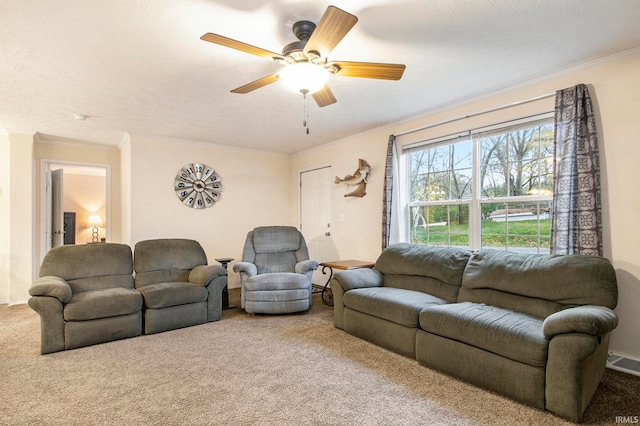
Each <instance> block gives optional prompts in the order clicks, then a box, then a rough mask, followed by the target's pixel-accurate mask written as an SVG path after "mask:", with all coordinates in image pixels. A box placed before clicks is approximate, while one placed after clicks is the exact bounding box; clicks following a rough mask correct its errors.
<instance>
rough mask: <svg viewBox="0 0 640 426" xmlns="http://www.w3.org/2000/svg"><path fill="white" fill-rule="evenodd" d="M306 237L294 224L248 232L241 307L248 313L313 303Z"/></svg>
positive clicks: (287, 310) (242, 265) (313, 264)
mask: <svg viewBox="0 0 640 426" xmlns="http://www.w3.org/2000/svg"><path fill="white" fill-rule="evenodd" d="M317 268H318V262H316V261H315V260H309V252H308V250H307V244H306V242H305V240H304V237H303V236H302V234H301V233H300V231H298V229H297V228H295V227H293V226H263V227H258V228H255V229H254V230H253V231H250V232H249V233H248V234H247V238H246V240H245V244H244V250H243V252H242V262H238V263H236V264H235V265H234V266H233V270H234V271H235V272H238V273H240V282H241V284H242V289H241V307H242V308H244V310H245V311H246V312H248V313H254V314H256V313H262V314H284V313H292V312H302V311H307V310H308V309H309V307H310V306H311V293H312V292H311V275H312V274H313V270H314V269H317Z"/></svg>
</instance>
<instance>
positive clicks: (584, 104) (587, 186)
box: [551, 84, 602, 256]
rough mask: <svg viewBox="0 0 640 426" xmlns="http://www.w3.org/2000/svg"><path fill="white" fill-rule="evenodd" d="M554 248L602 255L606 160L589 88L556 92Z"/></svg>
mask: <svg viewBox="0 0 640 426" xmlns="http://www.w3.org/2000/svg"><path fill="white" fill-rule="evenodd" d="M554 154H555V155H554V172H555V176H554V182H553V191H554V196H553V215H552V218H553V219H552V231H551V251H552V253H555V254H582V255H589V256H602V213H601V210H602V204H601V199H600V161H599V155H598V140H597V137H596V125H595V118H594V116H593V107H592V105H591V98H590V97H589V92H588V90H587V86H586V85H584V84H579V85H577V86H575V87H571V88H568V89H564V90H559V91H558V92H556V108H555V151H554Z"/></svg>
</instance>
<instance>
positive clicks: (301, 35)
mask: <svg viewBox="0 0 640 426" xmlns="http://www.w3.org/2000/svg"><path fill="white" fill-rule="evenodd" d="M315 29H316V24H314V23H313V22H311V21H298V22H296V23H295V24H293V29H292V30H293V35H295V36H296V38H297V39H298V41H294V42H292V43H289V44H287V45H286V46H285V47H283V48H282V56H284V57H291V58H292V59H293V60H294V61H295V62H299V61H307V60H309V58H308V57H307V55H305V53H304V47H305V46H306V45H307V41H309V38H310V37H311V34H313V31H314V30H315Z"/></svg>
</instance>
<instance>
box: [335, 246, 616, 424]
mask: <svg viewBox="0 0 640 426" xmlns="http://www.w3.org/2000/svg"><path fill="white" fill-rule="evenodd" d="M331 289H332V291H333V297H334V324H335V326H336V327H337V328H340V329H343V330H345V331H346V332H348V333H350V334H352V335H355V336H357V337H360V338H363V339H366V340H368V341H371V342H373V343H375V344H377V345H379V346H382V347H385V348H388V349H391V350H393V351H395V352H398V353H401V354H403V355H406V356H409V357H414V358H416V359H417V360H418V361H419V362H420V363H421V364H423V365H425V366H427V367H430V368H434V369H436V370H439V371H442V372H444V373H446V374H449V375H452V376H455V377H458V378H460V379H462V380H465V381H467V382H470V383H473V384H475V385H477V386H480V387H483V388H486V389H489V390H491V391H494V392H496V393H499V394H502V395H505V396H507V397H510V398H512V399H514V400H517V401H520V402H522V403H525V404H528V405H531V406H533V407H537V408H540V409H544V410H548V411H550V412H552V413H554V414H556V415H559V416H561V417H564V418H566V419H568V420H571V421H573V422H580V421H581V419H582V414H583V412H584V410H585V408H586V407H587V405H588V403H589V401H590V400H591V397H592V396H593V394H594V393H595V391H596V389H597V387H598V384H599V382H600V379H601V378H602V375H603V373H604V369H605V365H606V358H607V349H608V344H609V334H610V332H611V331H612V330H613V329H615V327H616V326H617V323H618V318H617V316H616V314H615V313H614V312H613V310H612V309H614V308H615V307H616V304H617V298H618V291H617V283H616V276H615V271H614V269H613V267H612V266H611V264H610V262H609V261H608V260H606V259H603V258H595V257H587V256H577V255H569V256H556V255H535V254H522V253H513V252H506V251H501V250H479V251H475V252H472V251H470V250H465V249H459V248H450V247H440V248H437V247H427V246H421V245H414V244H406V243H401V244H395V245H392V246H390V247H388V248H387V249H386V250H384V251H383V253H382V254H381V255H380V257H379V258H378V260H377V261H376V263H375V267H374V268H373V269H357V270H348V271H337V272H336V273H335V276H334V278H333V279H332V281H331Z"/></svg>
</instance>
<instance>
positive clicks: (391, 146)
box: [382, 135, 396, 250]
mask: <svg viewBox="0 0 640 426" xmlns="http://www.w3.org/2000/svg"><path fill="white" fill-rule="evenodd" d="M395 145H396V137H395V136H394V135H391V136H389V143H388V144H387V161H386V164H385V168H384V193H383V194H382V250H384V249H385V248H387V246H388V245H389V241H390V238H391V222H392V220H393V218H392V215H393V192H394V188H393V180H394V179H393V175H394V170H393V168H394V163H395V161H394V153H395V150H396V149H395V148H396V147H395Z"/></svg>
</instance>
